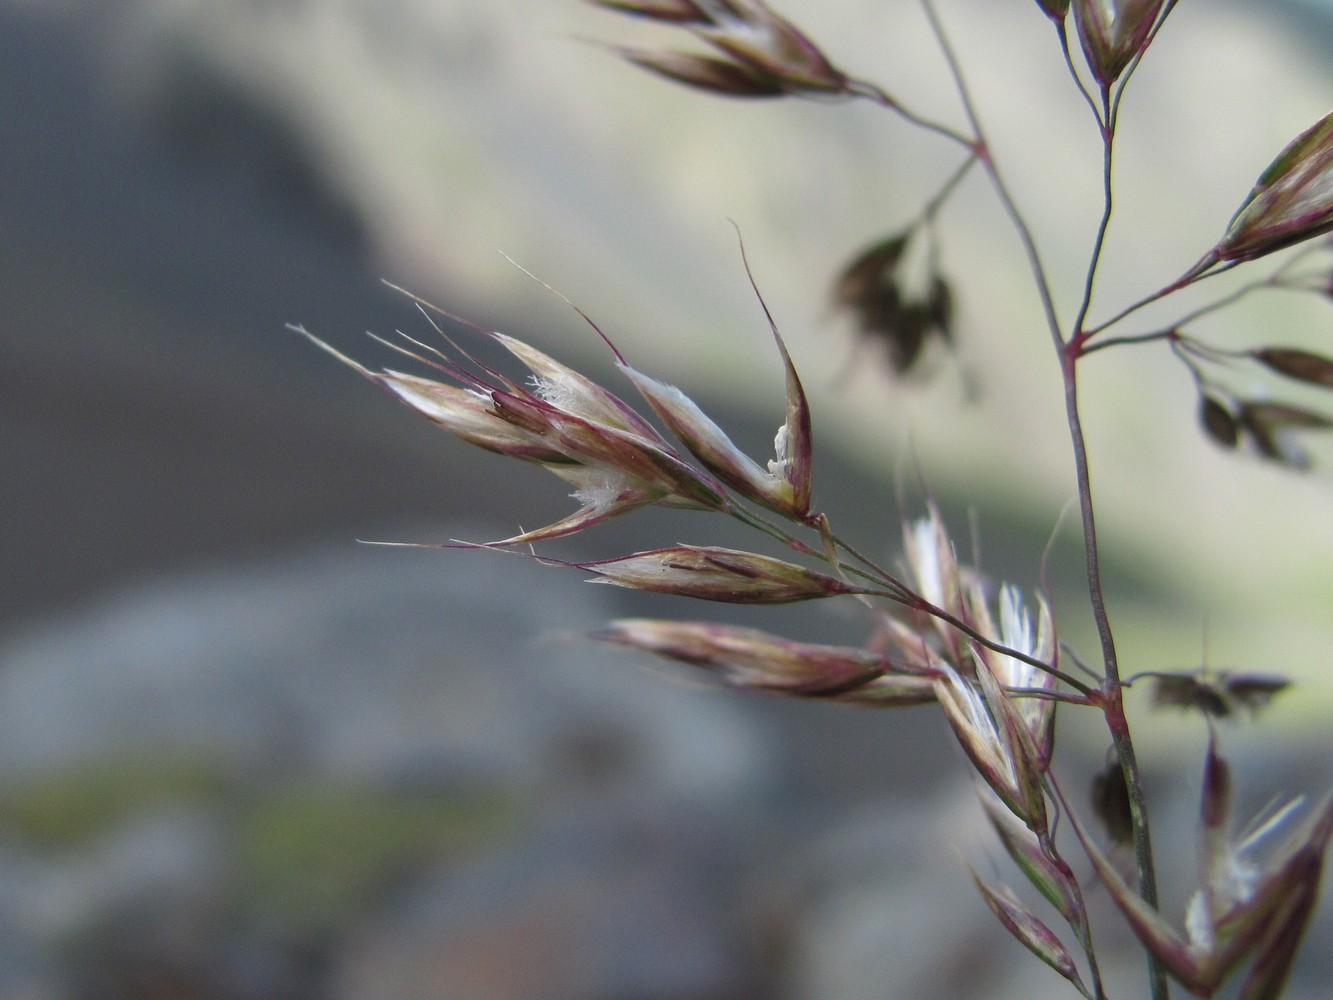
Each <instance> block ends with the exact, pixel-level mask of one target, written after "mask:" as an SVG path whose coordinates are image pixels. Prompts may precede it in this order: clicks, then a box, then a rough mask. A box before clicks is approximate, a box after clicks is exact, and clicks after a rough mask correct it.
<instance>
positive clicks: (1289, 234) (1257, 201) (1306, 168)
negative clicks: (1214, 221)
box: [1214, 111, 1333, 261]
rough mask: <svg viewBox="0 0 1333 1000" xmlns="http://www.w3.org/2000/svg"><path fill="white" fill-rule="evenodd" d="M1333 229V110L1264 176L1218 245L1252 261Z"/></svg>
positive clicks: (1223, 256)
mask: <svg viewBox="0 0 1333 1000" xmlns="http://www.w3.org/2000/svg"><path fill="white" fill-rule="evenodd" d="M1330 231H1333V111H1330V112H1329V113H1328V114H1326V115H1324V117H1323V118H1321V119H1320V120H1319V121H1317V122H1315V124H1313V125H1311V126H1310V127H1309V128H1308V129H1306V130H1305V131H1304V132H1302V133H1301V134H1300V135H1299V136H1297V137H1296V138H1295V139H1293V140H1292V141H1291V143H1290V144H1289V145H1288V146H1287V147H1286V148H1285V149H1283V150H1282V152H1281V153H1279V154H1278V155H1277V158H1276V159H1274V160H1273V162H1272V163H1271V164H1269V166H1268V168H1267V169H1266V170H1265V171H1264V172H1263V173H1262V174H1261V175H1260V176H1259V180H1258V181H1257V182H1255V185H1254V188H1253V190H1251V191H1250V193H1249V196H1248V197H1247V198H1246V199H1245V201H1244V203H1243V204H1242V205H1241V206H1240V208H1239V209H1238V210H1237V212H1236V214H1235V216H1234V217H1233V218H1232V220H1231V224H1230V225H1229V226H1228V227H1227V231H1226V235H1225V236H1223V237H1222V241H1221V242H1220V243H1218V245H1217V247H1216V248H1215V250H1214V253H1215V255H1216V259H1217V260H1219V261H1239V260H1252V259H1253V258H1255V257H1262V256H1264V255H1265V254H1270V253H1272V252H1273V251H1275V250H1281V249H1283V248H1284V247H1289V246H1291V245H1292V244H1295V243H1301V242H1304V241H1305V240H1309V239H1313V238H1314V237H1316V236H1319V235H1321V234H1322V233H1327V232H1330Z"/></svg>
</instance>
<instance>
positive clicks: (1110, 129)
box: [1070, 89, 1115, 349]
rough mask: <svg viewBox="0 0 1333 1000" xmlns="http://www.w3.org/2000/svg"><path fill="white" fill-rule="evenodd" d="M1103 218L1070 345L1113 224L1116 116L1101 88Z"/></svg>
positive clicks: (1078, 340) (1079, 331)
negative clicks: (1107, 235) (1103, 122)
mask: <svg viewBox="0 0 1333 1000" xmlns="http://www.w3.org/2000/svg"><path fill="white" fill-rule="evenodd" d="M1102 111H1103V115H1104V117H1103V120H1104V121H1105V122H1106V124H1104V125H1103V126H1102V217H1101V219H1099V220H1098V222H1097V235H1096V236H1095V237H1094V238H1093V241H1092V253H1091V254H1089V255H1088V272H1087V276H1086V277H1085V278H1084V281H1083V299H1082V301H1081V302H1079V306H1078V314H1077V315H1076V316H1075V317H1074V327H1073V333H1072V335H1071V338H1070V346H1071V348H1074V349H1077V346H1081V345H1082V343H1083V321H1084V320H1086V319H1087V318H1088V310H1089V309H1090V308H1091V307H1092V292H1093V289H1094V288H1096V286H1097V268H1098V267H1099V266H1100V265H1101V260H1102V250H1103V249H1104V248H1105V246H1106V232H1107V230H1108V229H1109V228H1110V226H1111V213H1112V212H1113V211H1114V207H1115V195H1114V187H1113V184H1112V171H1113V166H1114V164H1115V115H1114V114H1113V112H1112V110H1111V103H1110V96H1109V93H1108V91H1107V90H1105V89H1103V90H1102Z"/></svg>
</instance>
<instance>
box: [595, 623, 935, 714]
mask: <svg viewBox="0 0 1333 1000" xmlns="http://www.w3.org/2000/svg"><path fill="white" fill-rule="evenodd" d="M591 637H592V638H594V639H598V640H600V641H602V642H611V643H615V644H617V645H621V646H629V647H631V648H634V649H641V650H644V651H646V652H649V653H653V654H655V655H657V656H662V657H665V658H667V659H671V660H675V661H677V662H680V663H688V664H690V665H691V666H696V667H701V668H703V669H705V670H708V671H709V672H711V673H713V674H715V675H716V676H718V677H719V678H720V679H721V680H722V681H723V682H724V683H726V684H729V685H731V686H732V687H737V688H751V689H756V690H762V691H772V692H776V693H780V694H787V695H793V696H797V697H802V698H822V699H831V700H835V701H846V702H852V703H854V704H858V705H868V706H871V707H892V706H900V705H917V704H921V703H923V702H928V701H932V700H934V697H935V695H934V688H933V685H932V682H931V678H930V677H929V676H928V675H926V674H923V673H921V672H919V671H918V669H917V668H916V667H915V666H914V665H912V664H904V663H900V662H896V661H894V660H891V659H889V658H888V657H885V656H881V655H879V654H877V653H872V652H870V651H869V650H864V649H853V648H850V647H846V646H822V645H814V644H811V643H801V642H793V641H791V640H789V639H784V638H781V637H779V636H775V635H771V634H769V633H767V632H761V631H759V630H757V629H750V628H741V627H738V626H733V625H717V624H713V623H711V622H681V621H657V620H652V619H642V618H639V619H633V618H631V619H621V620H618V621H613V622H610V623H608V624H607V625H606V627H605V628H603V629H601V630H599V631H597V632H594V633H592V636H591Z"/></svg>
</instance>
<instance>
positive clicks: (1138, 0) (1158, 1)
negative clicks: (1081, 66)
mask: <svg viewBox="0 0 1333 1000" xmlns="http://www.w3.org/2000/svg"><path fill="white" fill-rule="evenodd" d="M1162 2H1163V0H1074V3H1073V6H1074V21H1075V24H1076V25H1077V27H1078V40H1079V43H1080V44H1081V45H1082V46H1083V55H1084V58H1086V59H1087V62H1088V69H1090V70H1091V71H1092V75H1093V77H1094V78H1095V79H1096V80H1097V82H1098V83H1099V84H1101V85H1102V87H1103V88H1106V87H1109V86H1110V85H1111V84H1113V83H1114V82H1115V81H1116V80H1118V79H1119V78H1120V74H1121V73H1123V72H1124V71H1125V70H1126V68H1128V66H1129V64H1130V63H1131V62H1132V61H1133V60H1134V57H1135V56H1137V55H1139V54H1140V53H1141V52H1142V51H1143V50H1144V49H1145V48H1146V47H1147V45H1148V42H1149V40H1150V38H1151V33H1152V28H1153V25H1154V24H1155V23H1156V22H1157V15H1158V14H1159V13H1160V12H1161V9H1162Z"/></svg>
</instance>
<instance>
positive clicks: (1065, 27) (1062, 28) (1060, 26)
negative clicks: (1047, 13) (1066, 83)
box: [1055, 18, 1106, 129]
mask: <svg viewBox="0 0 1333 1000" xmlns="http://www.w3.org/2000/svg"><path fill="white" fill-rule="evenodd" d="M1055 25H1056V34H1058V35H1059V36H1060V54H1061V55H1063V56H1064V57H1065V68H1066V69H1068V70H1069V75H1070V76H1071V77H1072V78H1073V80H1074V85H1075V86H1076V87H1078V92H1079V93H1080V94H1082V95H1083V100H1084V101H1086V102H1087V104H1088V107H1089V108H1090V109H1091V110H1092V117H1093V118H1095V119H1097V128H1098V129H1102V128H1105V127H1106V122H1105V121H1104V120H1103V119H1102V113H1101V109H1100V108H1098V107H1097V100H1096V98H1094V97H1093V96H1092V91H1091V90H1089V89H1088V85H1087V84H1086V83H1084V82H1083V77H1081V76H1079V74H1078V67H1076V66H1075V65H1074V57H1073V55H1072V54H1071V53H1070V51H1069V20H1068V18H1061V19H1060V20H1059V21H1057V22H1055Z"/></svg>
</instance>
